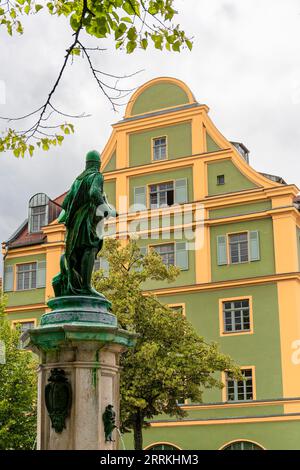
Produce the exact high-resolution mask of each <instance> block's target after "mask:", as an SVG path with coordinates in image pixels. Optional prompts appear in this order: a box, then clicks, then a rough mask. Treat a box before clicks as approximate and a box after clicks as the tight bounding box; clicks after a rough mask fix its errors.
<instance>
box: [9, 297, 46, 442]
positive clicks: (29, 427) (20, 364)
mask: <svg viewBox="0 0 300 470" xmlns="http://www.w3.org/2000/svg"><path fill="white" fill-rule="evenodd" d="M4 308H5V302H4V299H3V298H1V299H0V341H1V346H2V349H3V343H4V345H5V363H4V364H2V363H1V364H0V450H11V449H13V450H30V449H33V447H34V443H35V437H36V366H37V363H36V361H35V360H34V359H33V356H32V353H30V352H27V351H24V350H21V349H20V348H19V340H20V332H19V331H18V329H17V330H16V329H12V328H11V325H10V323H9V321H8V320H7V318H6V316H5V314H4ZM1 362H2V361H1Z"/></svg>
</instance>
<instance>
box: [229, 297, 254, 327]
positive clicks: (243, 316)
mask: <svg viewBox="0 0 300 470" xmlns="http://www.w3.org/2000/svg"><path fill="white" fill-rule="evenodd" d="M223 320H224V332H225V333H237V332H241V331H250V302H249V299H245V300H235V301H233V302H227V301H226V302H223Z"/></svg>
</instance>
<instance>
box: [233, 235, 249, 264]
mask: <svg viewBox="0 0 300 470" xmlns="http://www.w3.org/2000/svg"><path fill="white" fill-rule="evenodd" d="M229 252H230V263H231V264H238V263H246V262H247V261H249V243H248V233H247V232H245V233H237V234H234V235H229Z"/></svg>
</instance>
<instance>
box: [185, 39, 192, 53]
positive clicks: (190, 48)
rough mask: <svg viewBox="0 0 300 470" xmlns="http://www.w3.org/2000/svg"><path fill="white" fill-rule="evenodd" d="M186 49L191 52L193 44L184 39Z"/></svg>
mask: <svg viewBox="0 0 300 470" xmlns="http://www.w3.org/2000/svg"><path fill="white" fill-rule="evenodd" d="M185 43H186V45H187V47H188V48H189V50H190V51H191V50H192V49H193V43H192V42H191V41H189V40H188V39H186V41H185Z"/></svg>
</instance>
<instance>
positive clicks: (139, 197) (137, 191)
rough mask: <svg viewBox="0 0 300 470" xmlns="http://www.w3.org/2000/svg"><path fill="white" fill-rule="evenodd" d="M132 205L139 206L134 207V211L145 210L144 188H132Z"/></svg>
mask: <svg viewBox="0 0 300 470" xmlns="http://www.w3.org/2000/svg"><path fill="white" fill-rule="evenodd" d="M134 205H135V206H139V207H135V208H134V210H143V208H144V209H146V208H147V201H146V187H145V186H140V187H138V188H134ZM141 206H143V207H141Z"/></svg>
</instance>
